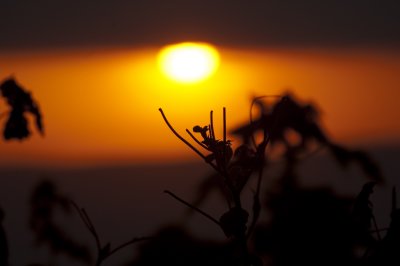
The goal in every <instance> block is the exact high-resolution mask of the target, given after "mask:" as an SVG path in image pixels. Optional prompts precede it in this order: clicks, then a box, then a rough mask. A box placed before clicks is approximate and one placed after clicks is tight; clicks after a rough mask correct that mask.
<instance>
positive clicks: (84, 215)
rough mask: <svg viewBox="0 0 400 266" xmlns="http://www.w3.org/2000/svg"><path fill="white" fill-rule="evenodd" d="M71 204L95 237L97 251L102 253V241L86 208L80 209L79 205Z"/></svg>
mask: <svg viewBox="0 0 400 266" xmlns="http://www.w3.org/2000/svg"><path fill="white" fill-rule="evenodd" d="M71 204H72V206H74V207H75V209H76V210H77V211H78V214H79V216H80V217H81V219H82V221H83V223H84V224H85V225H86V227H87V228H88V230H89V231H90V233H91V234H92V235H93V237H94V239H95V241H96V247H97V250H98V251H99V252H100V250H101V241H100V238H99V235H98V234H97V231H96V228H95V227H94V225H93V223H92V221H91V220H90V218H89V215H88V214H87V212H86V210H85V209H84V208H79V206H78V204H76V203H75V202H73V201H71Z"/></svg>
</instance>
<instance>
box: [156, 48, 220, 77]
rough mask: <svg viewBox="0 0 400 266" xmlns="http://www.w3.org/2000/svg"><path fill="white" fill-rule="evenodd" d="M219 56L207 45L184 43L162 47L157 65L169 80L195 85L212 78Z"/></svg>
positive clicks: (214, 49)
mask: <svg viewBox="0 0 400 266" xmlns="http://www.w3.org/2000/svg"><path fill="white" fill-rule="evenodd" d="M219 62H220V56H219V53H218V51H217V49H216V48H215V47H214V46H212V45H210V44H207V43H194V42H184V43H178V44H172V45H168V46H166V47H163V48H162V49H161V50H160V52H159V55H158V65H159V67H160V69H161V71H162V72H163V74H164V75H166V76H167V77H168V78H169V79H172V80H174V81H176V82H180V83H196V82H200V81H203V80H205V79H207V78H209V77H210V76H212V75H213V74H214V73H215V72H216V71H217V69H218V66H219Z"/></svg>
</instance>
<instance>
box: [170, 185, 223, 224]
mask: <svg viewBox="0 0 400 266" xmlns="http://www.w3.org/2000/svg"><path fill="white" fill-rule="evenodd" d="M164 193H166V194H168V195H170V196H171V197H173V198H174V199H176V200H177V201H179V202H181V203H183V204H184V205H186V206H188V207H189V208H191V209H193V210H195V211H197V212H198V213H200V214H202V215H203V216H205V217H206V218H208V219H209V220H211V221H213V222H214V223H215V224H217V225H218V226H221V223H220V222H219V221H218V220H217V219H215V218H214V217H212V216H211V215H209V214H208V213H205V212H204V211H202V210H200V209H199V208H197V207H195V206H193V205H192V204H190V203H189V202H187V201H185V200H183V199H181V198H180V197H178V196H177V195H175V194H174V193H172V192H171V191H169V190H164Z"/></svg>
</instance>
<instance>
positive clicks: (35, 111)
mask: <svg viewBox="0 0 400 266" xmlns="http://www.w3.org/2000/svg"><path fill="white" fill-rule="evenodd" d="M0 91H1V95H2V96H3V97H4V98H5V99H6V102H7V104H8V105H9V106H10V108H11V110H10V112H9V116H8V119H7V122H6V125H5V129H4V133H3V137H4V139H6V140H9V139H19V140H22V139H25V138H27V137H28V136H29V134H30V131H29V129H28V122H27V119H26V117H25V114H26V113H30V114H32V115H33V116H34V117H35V126H36V128H37V130H38V131H39V132H40V133H41V134H42V135H43V134H44V129H43V123H42V115H41V113H40V110H39V107H38V105H37V103H36V102H35V101H34V100H33V99H32V97H31V94H30V93H29V92H27V91H25V90H24V89H23V88H22V87H21V86H20V85H18V84H17V82H16V81H15V80H14V79H13V78H10V79H7V80H6V81H4V82H3V83H2V84H0Z"/></svg>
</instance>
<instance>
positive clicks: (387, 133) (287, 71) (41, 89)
mask: <svg viewBox="0 0 400 266" xmlns="http://www.w3.org/2000/svg"><path fill="white" fill-rule="evenodd" d="M161 48H162V46H153V47H142V48H135V49H133V48H130V49H128V48H108V49H70V50H68V49H66V50H54V51H39V52H38V51H36V52H29V51H24V52H18V53H12V52H8V53H0V77H1V78H2V79H5V78H7V77H8V76H10V75H14V76H15V77H16V79H17V81H19V83H20V84H21V85H22V86H24V87H25V88H26V89H28V90H30V91H31V92H32V93H33V96H34V97H35V98H36V99H37V100H38V102H39V103H40V107H41V109H42V112H43V115H44V123H45V131H46V135H45V137H43V138H42V137H40V136H39V134H38V133H37V132H34V134H33V136H32V137H31V138H30V139H29V140H26V141H23V142H18V141H12V142H9V143H5V142H4V141H3V142H2V143H1V144H0V145H1V150H2V153H1V155H0V157H1V158H0V162H1V164H33V163H35V164H37V163H39V164H44V165H47V164H53V165H59V164H86V163H90V164H102V163H104V162H108V163H111V164H119V163H142V162H154V161H158V160H161V159H162V160H164V161H165V160H167V161H168V160H177V159H188V158H195V156H194V155H193V154H192V152H191V151H190V150H188V149H187V147H186V146H185V145H183V144H182V143H181V142H180V141H179V140H178V139H176V138H175V137H174V136H173V135H172V133H171V132H170V131H169V130H168V129H167V127H166V125H165V124H164V122H163V120H162V118H161V115H160V113H159V112H158V108H159V107H162V108H163V110H164V112H165V113H166V115H167V117H168V118H169V120H170V122H171V123H172V124H173V125H174V127H175V128H176V129H177V130H178V131H179V132H181V133H182V135H184V134H185V128H189V129H191V128H192V127H193V126H194V125H196V124H200V125H205V124H207V123H208V117H209V111H210V110H214V112H215V117H216V119H215V121H216V124H217V126H218V125H220V126H222V125H221V123H220V122H221V121H222V119H220V117H222V107H223V106H225V107H226V108H227V117H228V121H227V123H228V127H231V128H232V127H234V126H237V125H239V124H240V123H242V122H245V121H247V120H248V116H249V106H250V99H251V97H252V96H259V95H275V94H281V93H283V92H286V91H288V90H290V91H291V92H293V93H294V95H296V96H297V97H298V98H299V99H300V100H303V101H306V102H309V101H311V102H314V103H316V104H317V105H318V106H319V107H320V109H321V113H322V116H321V121H322V123H323V125H324V127H325V128H326V129H327V131H328V132H329V134H330V135H331V136H332V137H333V138H334V139H336V140H338V141H342V142H346V143H350V144H351V143H352V144H354V145H363V146H366V145H367V146H368V145H393V144H398V143H399V141H400V124H399V122H398V121H399V111H398V100H399V98H400V88H399V84H400V76H399V75H398V73H400V53H399V52H396V51H395V50H379V49H272V48H270V49H261V48H259V49H254V48H253V49H248V48H247V49H246V48H242V49H240V48H229V47H222V46H217V49H218V50H219V52H220V56H221V63H220V67H219V69H218V70H217V72H216V73H215V75H213V76H212V77H210V78H209V79H207V80H205V81H202V82H199V83H195V84H180V83H177V82H174V81H171V80H169V79H167V78H166V77H165V76H163V75H162V73H161V72H160V70H159V68H158V66H157V54H158V52H159V50H160V49H161ZM1 107H2V110H5V106H4V104H3V105H2V106H1ZM218 123H219V124H218Z"/></svg>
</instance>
